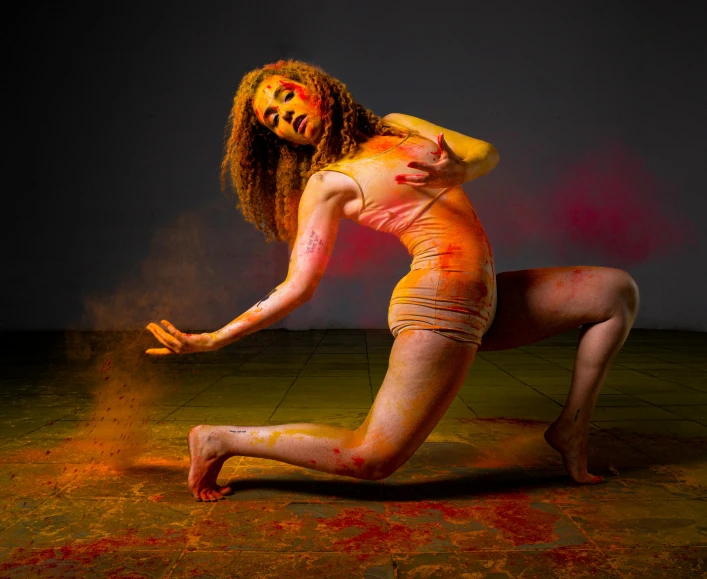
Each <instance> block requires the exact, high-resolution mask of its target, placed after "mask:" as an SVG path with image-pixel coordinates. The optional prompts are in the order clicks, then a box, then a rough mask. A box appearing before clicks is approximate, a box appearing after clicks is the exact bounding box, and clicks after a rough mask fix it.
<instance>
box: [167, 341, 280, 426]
mask: <svg viewBox="0 0 707 579" xmlns="http://www.w3.org/2000/svg"><path fill="white" fill-rule="evenodd" d="M268 346H270V344H265V345H264V346H263V348H262V349H260V350H258V352H256V353H255V354H253V355H252V356H251V357H250V358H246V359H245V360H243V361H242V362H241V363H240V364H238V365H237V366H235V368H233V369H234V370H237V369H238V368H240V367H241V366H243V365H244V364H247V363H248V362H250V361H251V360H252V359H253V358H254V357H256V356H258V355H259V354H261V353H262V352H263V350H266V349H267V348H268ZM226 376H228V374H226V375H224V376H219V377H218V378H216V380H215V381H214V382H212V383H211V384H209V385H208V386H206V387H205V388H203V389H201V390H199V391H198V392H197V393H196V394H195V395H194V396H192V397H191V398H189V400H187V401H186V402H184V404H182V405H181V406H178V407H177V408H175V409H174V410H173V411H172V412H170V413H169V414H167V416H165V417H164V418H162V421H164V420H166V419H167V418H169V417H170V416H171V415H172V414H174V413H175V412H177V410H181V409H182V408H184V407H185V406H186V405H187V404H189V403H190V402H191V401H192V400H194V399H195V398H198V397H199V396H201V395H202V394H203V393H204V392H206V391H207V390H208V389H209V388H211V387H212V386H214V385H215V384H217V383H219V382H220V381H221V380H223V379H224V378H225V377H226Z"/></svg>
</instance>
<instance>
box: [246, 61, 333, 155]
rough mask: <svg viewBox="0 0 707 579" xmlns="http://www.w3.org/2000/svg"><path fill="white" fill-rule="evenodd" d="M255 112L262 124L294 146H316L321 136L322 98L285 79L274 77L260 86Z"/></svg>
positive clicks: (255, 97) (256, 94)
mask: <svg viewBox="0 0 707 579" xmlns="http://www.w3.org/2000/svg"><path fill="white" fill-rule="evenodd" d="M253 110H254V111H255V115H256V116H257V117H258V120H259V121H260V122H261V123H262V124H264V125H265V126H266V127H267V128H268V129H270V130H271V131H272V132H273V133H275V134H276V135H277V136H278V137H280V138H281V139H285V140H287V141H290V142H291V143H295V144H297V145H314V144H316V143H317V141H318V140H319V137H320V136H321V133H322V128H323V122H322V111H321V99H319V98H318V97H317V96H316V95H315V94H313V93H312V92H311V91H310V90H309V89H308V88H307V87H306V86H304V85H303V84H300V83H298V82H296V81H294V80H290V79H289V78H285V77H284V76H279V75H274V76H270V77H268V78H266V79H265V80H264V81H263V82H261V83H260V84H259V85H258V88H257V89H256V90H255V96H254V97H253Z"/></svg>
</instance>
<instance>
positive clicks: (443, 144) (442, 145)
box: [437, 133, 456, 157]
mask: <svg viewBox="0 0 707 579" xmlns="http://www.w3.org/2000/svg"><path fill="white" fill-rule="evenodd" d="M437 144H438V145H439V149H440V151H442V154H443V155H444V154H447V155H450V156H454V157H456V153H455V152H454V151H453V150H452V148H451V147H450V146H449V144H448V143H447V140H446V139H445V138H444V133H440V134H439V135H437Z"/></svg>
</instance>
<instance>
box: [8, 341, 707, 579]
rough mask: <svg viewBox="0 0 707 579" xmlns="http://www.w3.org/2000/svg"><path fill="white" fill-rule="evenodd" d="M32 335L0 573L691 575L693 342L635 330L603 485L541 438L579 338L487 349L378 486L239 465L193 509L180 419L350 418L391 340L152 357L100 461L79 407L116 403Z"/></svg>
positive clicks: (700, 500) (600, 433) (700, 472)
mask: <svg viewBox="0 0 707 579" xmlns="http://www.w3.org/2000/svg"><path fill="white" fill-rule="evenodd" d="M126 336H127V335H126ZM126 336H121V335H118V334H111V335H96V336H95V337H96V344H97V346H95V347H96V348H98V347H103V345H107V344H108V343H109V342H110V341H111V340H112V341H113V342H114V346H111V347H114V348H115V347H116V346H115V344H117V345H118V346H119V345H120V343H121V340H125V339H132V340H135V336H127V337H126ZM28 337H29V335H28V336H25V338H28ZM89 337H90V336H89ZM146 337H147V338H149V336H146ZM2 338H3V336H2V335H0V339H2ZM20 338H22V337H21V336H20V337H18V338H16V339H20ZM25 338H22V339H25ZM31 338H32V339H31V344H32V347H33V349H30V348H29V346H28V347H22V348H19V349H17V351H16V352H14V353H12V355H10V353H9V351H7V350H3V349H2V348H0V365H1V366H2V368H3V372H2V376H0V390H2V392H1V393H0V417H2V418H4V420H0V464H2V469H0V538H2V539H3V541H4V542H2V541H0V575H2V576H3V577H4V576H9V577H34V576H35V575H36V574H37V573H36V572H37V571H41V576H47V577H52V576H54V577H73V576H76V577H84V576H115V577H143V576H149V577H161V576H165V575H166V574H167V573H168V572H170V570H171V575H170V576H171V577H187V576H203V577H207V576H209V577H212V576H213V577H247V578H248V579H251V578H257V577H272V576H278V577H279V576H282V577H293V579H294V577H299V576H307V577H327V578H329V577H333V578H336V577H342V578H343V577H350V576H361V577H367V578H369V579H374V578H378V579H380V578H386V579H388V578H394V577H401V578H404V577H421V578H422V577H425V578H427V577H455V578H456V577H466V575H470V577H471V576H472V575H473V576H474V577H476V576H477V575H478V576H479V577H494V578H495V577H513V578H518V579H520V578H521V577H522V578H525V577H532V576H537V577H562V578H569V577H583V576H591V577H612V578H614V577H616V578H618V577H621V579H625V578H626V577H630V576H637V577H639V576H640V577H643V576H645V577H649V578H650V577H670V576H671V575H672V576H675V577H680V578H682V577H687V576H692V575H697V576H699V575H700V574H705V563H704V560H705V558H704V556H703V555H704V552H705V550H707V549H705V548H704V547H702V546H703V545H707V540H706V538H705V533H707V528H706V527H705V521H706V520H707V512H703V511H704V510H705V505H707V414H706V413H705V409H706V408H707V398H705V396H707V373H706V372H705V364H707V357H706V356H705V354H704V352H705V351H706V349H705V348H706V347H707V339H706V338H705V337H704V336H703V334H700V333H697V332H674V331H649V330H634V331H632V332H631V334H630V335H629V338H628V339H627V342H626V344H625V345H624V347H623V349H622V351H621V352H620V354H619V356H618V357H617V358H616V359H615V361H614V364H613V366H612V368H611V370H610V372H609V376H608V379H607V383H606V384H605V385H604V387H603V388H602V390H601V394H600V396H599V401H598V404H597V409H596V412H595V414H594V416H593V419H594V422H593V423H592V427H591V430H590V436H589V440H588V455H589V469H590V472H593V473H595V474H600V475H602V476H603V477H604V479H605V482H604V483H603V484H600V485H592V486H578V485H574V484H571V482H570V479H569V477H568V476H567V474H566V471H565V470H564V467H563V465H562V459H561V457H560V455H559V454H558V453H556V452H555V451H554V450H553V449H551V448H550V447H549V446H548V445H547V443H546V442H545V440H544V438H543V432H544V431H545V429H546V428H547V427H548V425H549V424H550V422H551V421H552V420H554V419H555V418H556V417H557V416H558V415H559V412H560V410H561V407H562V404H563V403H564V401H565V399H566V396H567V393H568V391H569V387H570V379H571V369H572V367H573V365H574V358H575V354H576V343H577V332H576V331H573V332H568V333H567V334H563V335H560V336H556V337H553V338H551V339H549V340H545V341H543V342H541V343H539V344H533V345H530V346H527V347H524V348H518V349H516V350H510V351H506V352H481V353H480V354H479V355H478V356H477V359H476V360H475V363H474V365H473V367H472V369H471V370H470V372H469V373H468V375H467V376H466V377H465V380H464V383H463V385H462V387H461V389H460V391H459V395H458V396H457V397H455V398H454V400H453V402H452V404H451V405H450V407H449V409H448V410H447V412H446V413H445V415H444V416H443V418H442V419H441V420H440V421H439V423H438V424H437V425H435V427H434V428H433V430H432V432H431V433H430V435H429V436H428V438H427V440H426V441H425V442H424V443H422V445H421V446H420V448H419V449H418V451H417V452H416V453H415V454H414V455H413V456H412V457H411V458H410V460H408V462H407V463H406V464H404V465H403V466H402V467H401V468H400V469H398V470H397V471H396V472H395V473H393V475H391V476H390V477H388V478H387V479H385V480H383V481H357V480H355V479H353V478H349V477H337V476H334V475H328V474H325V473H321V472H317V471H310V470H307V469H302V468H298V467H293V466H290V465H286V464H281V463H277V462H275V461H270V460H263V459H254V458H246V457H235V458H232V459H230V460H228V461H226V463H225V464H224V466H223V468H222V471H221V473H220V475H219V478H218V481H219V483H221V484H225V483H226V482H229V483H230V484H232V485H233V486H234V490H235V493H234V494H233V495H231V496H229V497H226V499H225V500H223V501H221V502H219V503H199V502H196V501H194V499H193V497H192V496H191V493H190V492H189V490H188V488H187V486H186V481H187V473H188V469H189V451H188V448H187V445H186V440H185V437H186V434H187V433H188V431H189V429H190V428H192V427H193V426H194V425H196V424H199V423H207V424H235V425H255V424H283V423H297V422H318V423H325V424H333V425H339V426H343V427H346V428H351V429H353V428H356V427H358V426H359V425H360V424H361V423H362V422H363V421H364V419H365V417H366V415H367V413H368V410H369V408H370V405H371V403H372V397H373V396H374V395H375V394H377V392H378V390H379V388H380V385H381V383H382V381H383V380H384V378H385V376H386V372H387V368H388V359H389V355H390V351H391V347H392V344H393V339H392V336H391V335H390V333H389V331H388V330H385V329H382V330H376V331H365V332H364V331H356V330H352V331H338V330H337V331H324V330H320V331H307V332H286V331H283V330H274V331H266V332H260V333H257V334H253V335H251V336H248V337H246V339H244V340H243V341H241V342H238V343H236V344H233V345H232V346H230V347H228V348H226V349H224V350H220V351H218V352H213V353H208V354H204V355H192V356H184V357H174V358H172V359H164V360H149V365H147V366H144V367H142V369H141V372H143V373H144V376H143V377H142V382H140V383H144V384H150V385H152V386H153V387H156V388H157V390H156V391H154V392H153V393H152V394H151V395H150V397H149V400H148V402H147V403H146V406H145V412H144V413H143V414H144V417H145V419H146V422H145V423H144V424H141V426H140V428H139V432H140V433H141V436H142V437H143V439H141V443H140V445H139V446H138V447H136V448H135V452H136V453H137V454H135V455H134V456H132V457H129V458H130V460H127V459H126V460H123V461H121V462H120V463H118V462H115V456H114V458H111V457H110V456H108V455H106V452H109V451H110V450H111V449H113V450H115V448H117V447H118V446H120V445H123V444H124V442H122V441H121V440H119V434H120V432H118V430H116V429H111V428H108V429H106V430H105V434H103V435H101V436H102V438H101V440H98V439H97V440H95V441H93V440H92V439H91V436H92V435H93V433H94V432H97V431H96V430H94V428H95V424H94V422H93V421H91V416H92V413H94V412H95V404H94V403H93V400H94V398H96V397H97V398H98V400H99V401H100V403H101V404H102V401H101V400H102V398H101V397H104V398H105V397H106V396H109V395H110V394H111V392H110V388H108V386H109V382H110V381H109V382H108V383H106V382H105V381H104V380H103V374H102V373H100V372H98V371H97V370H96V368H95V367H94V366H95V363H94V361H85V360H84V361H83V362H81V361H67V360H66V359H65V346H64V344H65V342H64V337H63V335H62V336H61V340H59V341H58V342H57V341H56V336H54V337H51V336H47V335H46V334H43V333H32V335H31ZM81 339H82V340H86V339H87V338H86V336H84V337H82V338H81ZM43 340H44V341H43ZM52 340H54V341H52ZM41 343H44V344H46V348H45V350H46V351H45V353H43V354H42V357H43V360H37V359H36V356H35V355H34V354H33V352H35V351H36V348H37V347H38V346H37V344H41ZM27 344H28V345H29V344H30V342H27ZM51 344H60V345H61V351H53V352H51V351H50V349H51V347H53V346H51ZM91 347H92V348H93V347H94V346H91ZM77 351H78V350H77ZM114 351H116V350H114ZM115 360H117V361H116V362H115V367H116V368H118V367H119V368H120V370H121V371H125V372H128V373H129V374H130V375H131V376H132V375H133V373H134V370H135V369H134V368H132V367H125V366H124V365H122V366H121V364H123V363H122V362H120V358H119V357H118V358H115ZM116 375H117V374H116ZM102 381H103V382H102ZM136 384H137V382H136ZM102 412H103V414H104V415H105V414H106V412H105V410H104V411H102ZM89 415H90V416H89ZM79 418H81V419H82V420H79ZM84 419H85V420H84ZM93 436H95V435H93ZM114 438H115V440H114ZM94 443H95V445H98V446H95V445H94ZM114 447H115V448H114ZM121 448H122V447H121ZM126 448H127V447H126ZM101 452H102V453H103V454H101ZM82 516H83V518H81V517H82ZM31 541H35V542H31ZM38 545H39V546H38ZM352 573H353V575H352ZM631 573H634V575H631ZM92 574H93V575H92Z"/></svg>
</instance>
